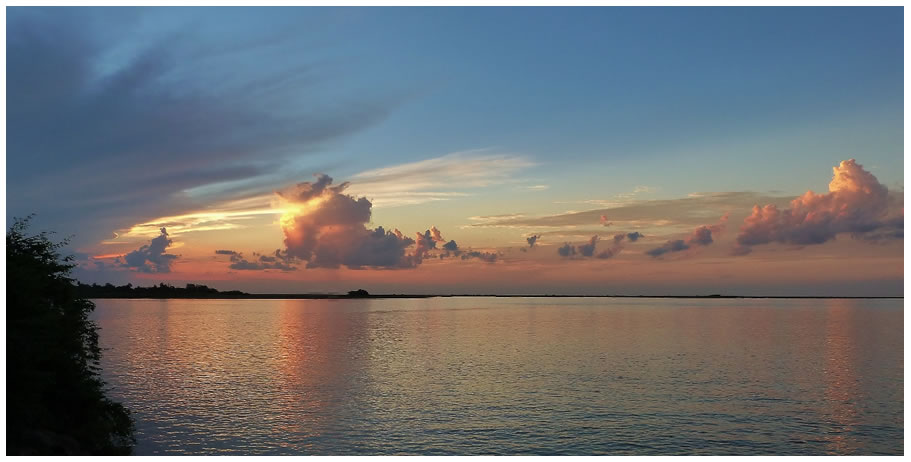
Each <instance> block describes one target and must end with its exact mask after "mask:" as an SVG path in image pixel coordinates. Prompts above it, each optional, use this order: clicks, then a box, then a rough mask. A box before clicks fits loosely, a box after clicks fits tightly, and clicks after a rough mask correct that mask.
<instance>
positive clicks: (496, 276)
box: [6, 7, 904, 296]
mask: <svg viewBox="0 0 911 462" xmlns="http://www.w3.org/2000/svg"><path fill="white" fill-rule="evenodd" d="M6 53H7V55H6V59H7V61H6V66H7V73H6V78H7V87H6V91H7V131H6V133H7V145H6V146H7V157H6V162H7V203H6V205H7V221H8V223H9V221H10V220H11V219H12V217H22V216H25V215H28V214H30V213H35V214H36V216H35V218H34V220H33V229H34V230H36V231H37V230H52V231H56V232H57V233H58V236H60V237H65V236H70V235H71V236H73V237H72V240H71V243H70V245H69V247H68V249H69V251H70V252H71V253H73V254H74V255H75V256H76V257H77V261H78V263H79V267H78V268H77V270H76V273H75V275H76V277H78V278H79V279H80V280H82V281H84V282H97V283H106V282H112V283H114V284H118V285H119V284H124V283H127V282H132V283H133V284H134V285H136V284H139V285H150V284H158V283H159V282H167V283H171V284H177V285H183V284H185V283H187V282H192V283H203V284H208V285H210V286H213V287H217V288H219V289H224V290H228V289H239V290H244V291H248V292H285V293H289V292H339V291H347V290H351V289H356V288H364V289H367V290H369V291H370V292H373V293H484V294H489V293H503V294H715V293H720V294H732V295H733V294H744V295H758V294H763V295H851V296H853V295H879V296H895V295H899V296H900V295H902V294H903V289H902V286H903V283H902V281H903V254H902V252H903V236H904V234H903V229H904V225H903V222H904V201H903V194H904V176H903V168H904V165H903V150H904V144H903V124H904V117H903V107H904V102H903V98H904V93H903V82H904V80H903V79H904V77H903V66H904V62H903V54H904V52H903V10H902V8H850V9H848V8H760V9H755V8H712V9H706V8H613V7H612V8H573V9H559V8H483V9H480V8H432V9H430V8H312V7H307V8H151V9H145V8H117V9H113V8H111V9H105V8H79V9H67V8H28V7H26V8H23V7H19V8H8V9H7V48H6Z"/></svg>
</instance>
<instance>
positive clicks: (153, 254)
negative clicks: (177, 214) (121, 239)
mask: <svg viewBox="0 0 911 462" xmlns="http://www.w3.org/2000/svg"><path fill="white" fill-rule="evenodd" d="M160 231H161V234H160V235H159V236H158V237H156V238H154V239H152V240H151V241H150V243H149V245H144V246H142V247H140V248H138V249H136V250H134V251H132V252H129V253H127V254H126V255H124V256H123V257H122V258H118V259H117V260H116V263H117V265H118V266H122V267H126V268H131V269H133V270H135V271H139V272H143V273H170V272H171V263H172V262H173V261H174V260H175V259H176V258H177V255H171V254H168V253H165V251H166V250H167V248H168V247H170V246H171V244H172V241H171V239H169V238H168V232H167V230H166V229H165V228H161V230H160Z"/></svg>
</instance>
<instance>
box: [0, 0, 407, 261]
mask: <svg viewBox="0 0 911 462" xmlns="http://www.w3.org/2000/svg"><path fill="white" fill-rule="evenodd" d="M140 11H145V10H140ZM141 16H142V14H140V13H137V12H136V10H127V9H97V10H96V9H63V8H58V9H24V8H23V9H10V10H8V17H7V136H8V138H7V162H8V164H7V167H8V173H9V176H8V182H9V183H8V188H7V192H8V199H7V200H8V202H7V204H8V213H9V214H11V216H14V215H17V214H18V215H23V214H27V213H31V212H38V219H39V220H42V221H44V225H45V226H49V227H52V228H56V229H62V230H67V229H80V234H78V235H77V236H76V238H75V242H74V243H76V244H78V243H86V242H91V241H97V240H99V239H102V238H107V237H108V236H110V232H111V230H112V229H119V228H122V227H125V226H128V225H132V224H135V223H137V222H142V221H147V220H148V219H152V218H155V217H158V216H166V215H171V214H175V213H178V212H182V211H185V210H187V209H188V208H191V207H196V206H198V205H199V204H200V202H199V201H200V200H201V199H196V200H193V199H192V198H190V197H189V196H188V195H187V194H186V193H185V191H186V190H188V189H191V188H194V187H199V186H203V185H210V184H213V183H219V182H224V181H232V180H250V179H255V178H257V177H262V176H263V175H270V174H271V175H286V176H287V175H289V174H292V173H293V172H288V171H287V168H285V169H284V170H282V171H279V169H278V167H277V166H279V165H284V164H286V163H287V159H288V158H289V156H295V157H299V156H301V155H305V154H307V153H308V152H312V151H314V150H316V149H318V148H319V147H320V145H322V144H323V143H325V142H328V141H331V140H334V139H338V138H341V137H344V136H347V135H349V134H352V133H354V132H357V131H359V130H361V129H363V128H365V127H368V126H370V125H372V124H374V123H376V122H377V121H379V120H381V119H382V118H383V117H384V116H385V115H386V114H387V112H388V111H389V109H390V108H391V107H392V106H393V104H392V103H391V101H389V100H390V98H385V99H384V98H373V100H372V101H371V100H369V99H365V98H361V99H360V101H349V102H352V103H355V104H344V103H341V102H339V101H342V99H338V98H336V99H334V100H331V99H328V98H329V97H328V96H321V95H322V93H321V92H320V91H319V88H318V82H317V81H318V80H319V79H312V80H313V81H312V82H309V81H301V79H300V77H299V76H300V74H302V73H303V71H302V70H301V68H302V67H307V66H310V65H309V63H307V62H306V60H307V54H306V53H299V54H296V55H288V56H286V59H285V60H280V61H274V62H273V61H270V66H244V65H242V64H243V62H242V61H241V59H246V56H248V55H244V57H243V58H242V57H241V54H242V53H248V54H249V52H250V51H251V49H253V48H255V49H256V50H257V51H263V50H269V51H273V52H274V51H278V50H281V49H282V46H285V45H287V42H288V40H282V39H281V38H279V39H276V40H272V41H270V40H260V41H258V42H257V41H256V40H254V39H251V41H252V42H256V43H252V44H244V43H240V42H239V41H238V43H234V44H233V46H232V47H230V49H227V48H225V47H222V48H216V47H213V46H210V45H204V44H203V43H205V42H204V41H201V40H197V39H196V38H195V36H194V34H195V33H196V32H195V31H196V29H195V28H190V27H186V28H184V30H179V31H177V32H175V33H171V34H170V35H167V34H162V35H160V36H157V37H152V36H139V32H137V31H136V29H138V28H137V27H132V26H134V25H135V24H134V23H135V22H136V21H138V19H140V17H141ZM206 20H208V21H215V20H216V19H211V18H210V19H206ZM206 20H204V21H203V22H205V21H206ZM124 50H126V51H124ZM309 69H310V71H308V72H307V74H308V75H311V76H312V75H313V74H314V73H317V74H318V72H317V71H318V70H319V68H318V67H316V66H311V67H310V68H309ZM278 82H293V84H289V85H280V84H278ZM308 82H309V83H308ZM254 89H258V90H257V91H254ZM350 96H351V97H352V98H348V99H349V100H351V99H353V98H354V97H356V95H350ZM343 99H344V98H343ZM317 108H318V109H317ZM290 146H293V147H294V149H293V152H289V150H288V147H290ZM270 181H275V178H274V176H273V178H272V179H271V180H270ZM253 183H255V181H253ZM253 183H251V184H253ZM273 184H274V183H273ZM249 187H253V186H249ZM209 200H211V198H209ZM50 221H53V222H54V223H53V224H51V223H49V222H50Z"/></svg>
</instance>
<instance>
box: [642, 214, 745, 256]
mask: <svg viewBox="0 0 911 462" xmlns="http://www.w3.org/2000/svg"><path fill="white" fill-rule="evenodd" d="M727 221H728V214H724V215H723V216H722V217H721V220H719V222H718V223H716V224H714V225H702V226H699V227H697V228H696V229H694V230H693V232H692V233H691V234H690V235H689V237H687V238H686V239H685V240H684V239H674V240H670V241H667V242H665V243H664V244H662V245H661V246H659V247H655V248H654V249H651V250H647V251H646V252H645V254H646V255H649V256H651V257H660V256H662V255H664V254H666V253H673V252H682V251H684V250H688V249H690V248H692V247H697V246H703V247H704V246H707V245H710V244H711V243H713V242H715V237H717V236H718V235H719V234H721V232H723V231H724V228H725V226H726V225H727ZM713 235H714V237H713ZM637 239H638V238H637Z"/></svg>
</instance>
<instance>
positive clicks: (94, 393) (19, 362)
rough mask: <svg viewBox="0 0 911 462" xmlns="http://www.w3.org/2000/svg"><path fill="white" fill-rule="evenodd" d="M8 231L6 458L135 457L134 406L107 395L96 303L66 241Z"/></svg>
mask: <svg viewBox="0 0 911 462" xmlns="http://www.w3.org/2000/svg"><path fill="white" fill-rule="evenodd" d="M27 228H28V218H26V219H16V220H15V222H14V224H13V226H12V227H11V228H10V229H9V232H8V233H7V235H6V268H7V272H6V287H7V295H6V405H7V408H6V424H7V425H6V444H7V446H6V450H7V454H8V455H33V454H35V455H37V454H47V455H62V454H69V455H74V454H81V455H88V454H129V453H130V451H131V449H132V446H133V444H135V437H134V434H133V433H134V425H133V421H132V418H131V417H130V413H129V411H128V410H127V409H126V408H124V407H123V406H122V405H121V404H119V403H116V402H113V401H111V400H110V399H109V398H107V397H106V396H105V394H104V382H103V381H102V380H101V377H100V375H99V372H100V366H99V361H100V359H101V349H100V348H99V346H98V327H97V326H96V325H95V323H94V322H93V321H92V320H90V319H89V313H90V312H91V311H92V310H93V309H94V308H95V305H94V304H93V303H92V302H90V301H88V300H85V299H83V298H80V297H79V296H78V295H77V292H76V286H75V285H74V281H73V279H72V278H70V277H69V275H70V271H71V270H72V268H73V267H74V266H75V265H74V264H73V263H72V257H70V256H68V257H63V258H61V256H60V253H59V250H60V248H61V247H62V246H63V245H65V244H66V242H65V241H64V242H60V243H54V242H51V240H50V239H49V238H48V234H47V233H40V234H37V235H32V236H29V235H27V234H26V231H27Z"/></svg>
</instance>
